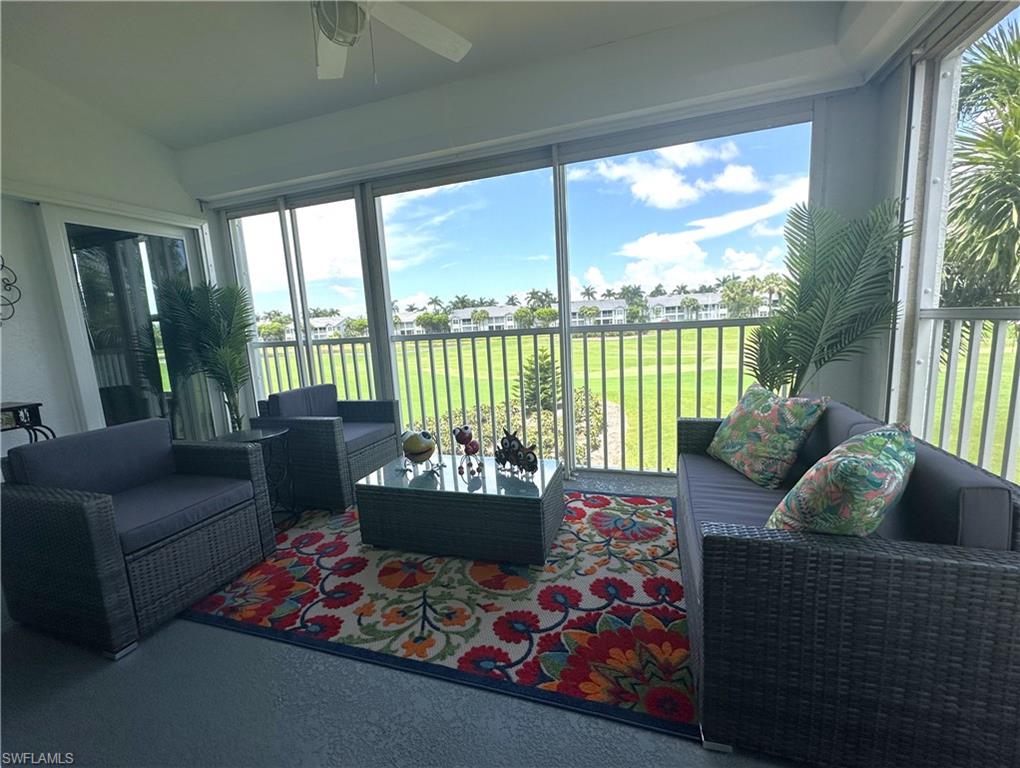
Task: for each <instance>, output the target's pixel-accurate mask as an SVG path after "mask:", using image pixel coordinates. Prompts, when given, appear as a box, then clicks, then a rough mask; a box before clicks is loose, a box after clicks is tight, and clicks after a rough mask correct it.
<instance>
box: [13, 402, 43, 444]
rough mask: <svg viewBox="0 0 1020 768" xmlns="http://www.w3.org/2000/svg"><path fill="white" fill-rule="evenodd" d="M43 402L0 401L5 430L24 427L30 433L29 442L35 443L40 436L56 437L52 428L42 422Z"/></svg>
mask: <svg viewBox="0 0 1020 768" xmlns="http://www.w3.org/2000/svg"><path fill="white" fill-rule="evenodd" d="M40 408H42V403H16V402H4V403H0V414H2V419H3V422H2V423H3V427H2V431H3V432H9V431H11V430H12V429H23V430H25V431H26V432H27V433H28V442H30V443H35V442H38V441H39V438H42V439H43V440H49V439H50V438H53V437H56V434H55V433H54V432H53V430H52V429H50V428H49V427H47V426H46V425H45V424H43V423H42V417H41V416H40V415H39V409H40Z"/></svg>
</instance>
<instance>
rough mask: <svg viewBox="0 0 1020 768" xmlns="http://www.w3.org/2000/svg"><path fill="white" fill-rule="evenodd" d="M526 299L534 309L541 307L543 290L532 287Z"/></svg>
mask: <svg viewBox="0 0 1020 768" xmlns="http://www.w3.org/2000/svg"><path fill="white" fill-rule="evenodd" d="M524 301H525V302H526V303H527V305H528V306H529V307H531V308H532V309H535V308H537V307H540V306H542V292H541V291H540V290H538V288H532V289H531V290H530V291H528V292H527V293H526V294H525V296H524Z"/></svg>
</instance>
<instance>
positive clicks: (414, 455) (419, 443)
mask: <svg viewBox="0 0 1020 768" xmlns="http://www.w3.org/2000/svg"><path fill="white" fill-rule="evenodd" d="M400 443H401V445H402V446H403V450H404V459H405V461H406V462H407V463H408V464H426V463H427V464H429V467H430V468H431V467H432V455H433V454H434V453H435V452H436V439H435V438H434V437H433V436H432V433H431V432H427V431H424V430H422V431H421V432H414V431H412V430H410V429H409V430H407V431H406V432H405V433H404V434H402V435H401V436H400Z"/></svg>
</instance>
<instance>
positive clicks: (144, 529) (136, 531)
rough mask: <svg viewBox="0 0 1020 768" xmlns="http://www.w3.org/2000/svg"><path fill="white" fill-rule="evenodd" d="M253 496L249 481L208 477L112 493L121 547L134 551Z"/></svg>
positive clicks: (179, 478) (187, 477)
mask: <svg viewBox="0 0 1020 768" xmlns="http://www.w3.org/2000/svg"><path fill="white" fill-rule="evenodd" d="M254 495H255V494H254V491H253V490H252V485H251V482H250V481H248V480H238V479H236V478H232V477H213V476H208V475H169V476H167V477H163V478H160V479H158V480H154V481H152V482H151V483H146V484H145V485H140V486H137V487H135V488H131V489H128V490H125V491H122V492H120V493H117V494H114V496H113V514H114V516H115V517H116V519H117V532H118V533H119V534H120V545H121V548H123V550H124V552H125V553H130V552H135V551H137V550H139V549H142V548H143V547H147V546H148V545H149V544H153V543H155V542H157V541H161V540H162V539H165V538H166V537H168V536H172V535H173V534H175V533H179V532H180V531H183V530H185V529H186V528H190V527H191V526H193V525H195V524H197V523H200V522H202V521H203V520H207V519H208V518H210V517H212V516H213V515H215V514H217V513H219V512H222V511H223V510H225V509H229V508H230V507H233V506H234V505H236V504H240V503H242V502H244V501H247V500H249V499H251V498H254Z"/></svg>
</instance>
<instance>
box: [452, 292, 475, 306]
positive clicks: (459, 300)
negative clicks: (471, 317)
mask: <svg viewBox="0 0 1020 768" xmlns="http://www.w3.org/2000/svg"><path fill="white" fill-rule="evenodd" d="M473 303H474V302H472V301H471V299H470V298H468V297H467V296H465V295H464V294H463V293H458V294H457V295H456V296H454V297H453V299H452V300H451V301H450V307H449V308H450V309H467V308H468V307H470V306H471V305H472V304H473Z"/></svg>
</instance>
